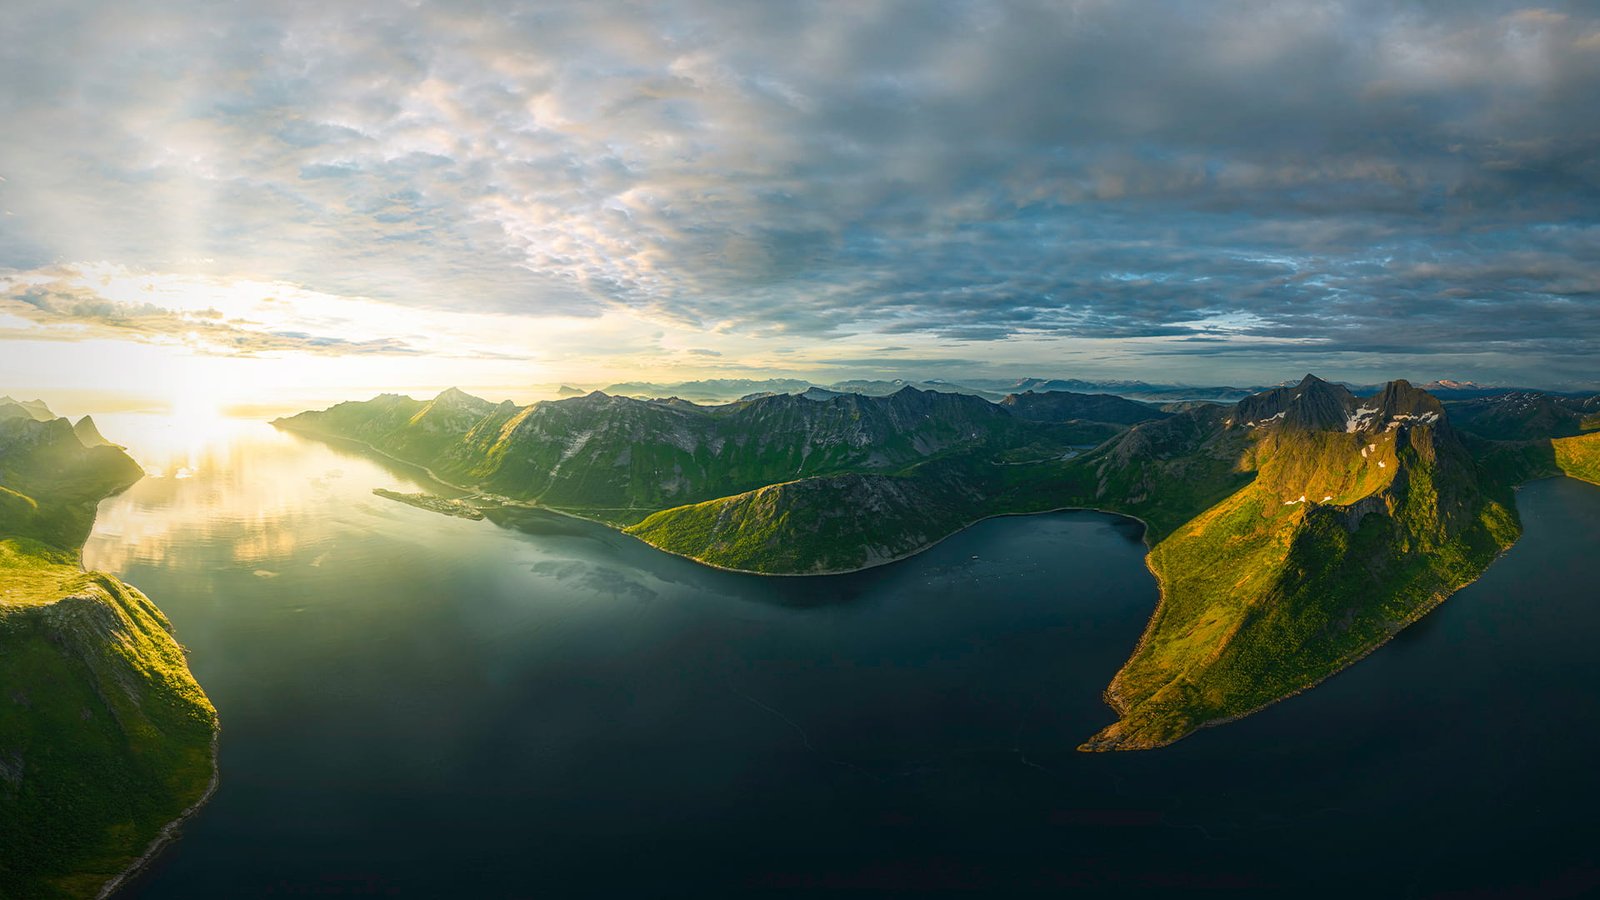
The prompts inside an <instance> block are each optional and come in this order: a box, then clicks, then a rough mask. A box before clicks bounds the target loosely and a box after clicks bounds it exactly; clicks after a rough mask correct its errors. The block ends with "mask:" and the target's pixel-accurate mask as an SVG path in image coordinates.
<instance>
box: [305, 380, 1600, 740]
mask: <svg viewBox="0 0 1600 900" xmlns="http://www.w3.org/2000/svg"><path fill="white" fill-rule="evenodd" d="M1540 397H1541V399H1540V401H1539V403H1532V402H1529V401H1526V398H1523V399H1513V400H1507V399H1505V398H1504V397H1495V398H1481V399H1476V400H1472V401H1469V402H1465V403H1463V404H1460V405H1459V406H1458V407H1457V408H1456V412H1457V413H1458V416H1457V417H1458V418H1459V419H1460V424H1459V425H1457V424H1455V423H1453V421H1452V410H1451V409H1447V407H1446V405H1445V404H1444V403H1443V402H1442V401H1440V400H1439V399H1438V398H1436V397H1435V396H1433V395H1431V394H1429V393H1428V392H1426V391H1424V390H1421V389H1418V388H1416V387H1413V386H1412V385H1411V384H1409V383H1407V382H1405V381H1401V380H1397V381H1392V382H1389V383H1387V384H1385V385H1383V386H1381V387H1379V388H1377V389H1376V390H1374V391H1372V392H1371V393H1368V394H1364V395H1362V396H1357V395H1356V394H1355V393H1353V392H1352V391H1351V390H1349V389H1348V388H1347V387H1346V386H1343V385H1339V384H1333V383H1330V382H1327V381H1324V380H1322V379H1319V378H1317V377H1315V376H1314V375H1307V376H1305V377H1304V378H1302V379H1300V380H1299V381H1298V382H1292V383H1285V384H1284V385H1282V386H1280V387H1277V388H1272V389H1269V390H1265V391H1260V392H1257V393H1254V394H1250V395H1248V396H1245V397H1244V398H1243V399H1240V400H1238V401H1237V402H1234V403H1193V402H1189V403H1175V404H1170V405H1165V406H1155V405H1150V404H1144V403H1137V402H1134V401H1129V400H1122V399H1118V398H1108V397H1106V396H1104V395H1087V394H1074V393H1072V392H1067V391H1048V392H1042V393H1034V392H1029V393H1023V394H1013V395H1010V396H1007V397H1005V398H1004V399H1003V400H1001V401H999V402H991V401H989V400H987V399H984V398H982V397H976V396H970V395H963V394H953V393H942V392H938V391H923V390H919V389H917V388H914V387H909V386H908V387H905V388H903V389H901V390H899V391H897V392H895V393H893V394H890V395H888V396H866V395H861V394H851V393H840V392H832V391H826V392H814V391H806V392H805V393H802V394H781V393H779V394H765V395H760V396H755V397H751V398H747V399H745V400H741V401H738V402H734V403H728V404H722V405H717V406H701V405H698V404H694V403H690V402H688V401H685V400H682V399H679V398H675V397H674V398H665V399H656V400H640V399H633V398H627V397H615V396H610V395H607V394H604V393H601V392H598V391H597V392H592V393H590V394H587V395H584V396H581V397H571V398H568V399H563V400H556V401H546V402H541V403H534V404H531V405H528V406H518V405H516V404H513V403H510V402H505V403H500V404H494V403H490V402H488V401H485V400H481V399H479V398H476V397H472V396H470V395H468V394H465V393H463V392H461V391H458V390H454V389H452V390H448V391H445V392H443V393H441V394H440V395H439V396H437V397H435V398H433V399H432V400H430V401H418V400H414V399H412V398H410V397H405V396H400V395H394V394H386V395H382V396H379V397H377V398H374V399H373V400H370V401H364V402H350V403H342V404H338V405H336V406H334V407H332V408H330V409H327V410H324V411H320V412H307V413H301V414H299V415H296V416H293V417H289V418H286V419H280V420H278V421H277V422H276V423H275V424H277V425H278V426H279V427H280V428H284V429H287V430H292V431H296V432H299V433H303V434H307V435H312V436H323V437H328V438H338V439H345V440H354V441H359V442H362V443H365V444H366V445H368V446H370V447H372V448H374V449H376V450H378V451H380V452H382V453H384V454H387V455H390V456H393V457H396V458H398V459H401V460H405V461H407V462H412V463H416V464H418V465H422V466H426V467H427V468H428V469H429V471H431V472H433V473H435V474H436V475H437V476H438V477H440V478H441V479H445V480H448V481H449V482H450V483H452V484H453V485H455V486H457V487H461V488H462V489H464V490H477V491H492V492H494V493H495V494H496V495H498V496H503V497H508V498H512V499H515V500H518V501H523V502H529V503H535V504H538V505H540V506H543V507H546V508H550V509H553V510H557V511H560V512H564V513H568V514H571V515H577V516H582V517H585V518H589V519H593V520H595V521H598V522H602V523H605V524H607V525H609V526H611V527H614V528H617V529H619V530H621V531H623V532H624V533H627V534H630V535H632V536H634V537H636V538H638V539H640V540H642V541H644V542H645V543H647V544H650V545H651V546H653V547H656V548H658V549H660V550H663V551H666V552H669V553H674V554H677V555H680V556H684V557H687V558H690V559H693V560H696V561H699V562H701V563H704V564H706V565H710V566H716V567H719V568H725V569H733V570H737V571H743V572H753V573H758V574H763V575H819V574H827V573H837V572H847V571H853V570H856V569H861V568H865V567H869V566H875V565H882V564H885V563H888V562H892V561H894V560H897V559H901V558H904V557H906V556H909V555H911V554H914V553H917V552H919V551H921V550H923V549H925V548H927V547H928V546H930V545H932V544H933V543H936V542H937V541H939V540H942V539H943V538H944V537H946V536H948V535H950V534H952V533H954V532H955V531H957V530H959V529H961V528H964V527H966V526H967V525H970V524H971V523H973V522H976V521H978V520H980V519H983V518H987V517H990V516H997V515H1015V514H1023V513H1036V512H1044V511H1049V510H1058V509H1075V508H1082V509H1096V510H1103V511H1107V512H1112V513H1118V514H1122V515H1126V516H1130V517H1133V518H1136V519H1138V520H1139V521H1141V522H1142V523H1144V526H1145V541H1146V543H1147V544H1148V546H1149V548H1150V550H1149V556H1148V560H1147V561H1148V564H1149V567H1150V570H1151V572H1152V573H1153V574H1154V576H1155V578H1156V581H1157V584H1158V586H1159V588H1160V601H1159V603H1158V605H1157V608H1156V610H1155V611H1154V613H1153V614H1152V616H1151V619H1150V621H1149V624H1148V626H1147V627H1146V629H1145V632H1144V634H1143V635H1142V637H1141V638H1140V639H1139V641H1138V642H1137V644H1136V645H1135V646H1134V648H1133V650H1132V653H1131V655H1130V657H1129V659H1128V661H1127V662H1126V663H1125V664H1124V665H1123V667H1122V669H1121V670H1120V671H1119V672H1117V673H1116V674H1115V676H1114V677H1113V678H1112V680H1111V683H1110V685H1109V686H1108V687H1107V689H1106V694H1105V696H1106V700H1107V702H1108V704H1109V705H1110V706H1111V708H1112V710H1113V711H1114V712H1115V713H1116V720H1115V721H1114V722H1112V723H1110V724H1109V725H1107V726H1106V727H1105V728H1104V729H1102V730H1101V731H1100V732H1099V733H1097V734H1095V735H1092V736H1089V737H1088V738H1087V739H1086V740H1085V741H1084V743H1083V746H1082V748H1081V749H1084V750H1136V749H1148V748H1154V747H1160V746H1164V745H1166V744H1170V743H1172V742H1173V741H1176V740H1179V739H1181V738H1182V737H1184V736H1185V735H1188V734H1191V733H1193V732H1194V731H1195V730H1196V729H1198V728H1201V727H1204V726H1207V725H1215V724H1220V723H1223V722H1227V721H1231V720H1233V719H1237V718H1239V717H1241V716H1245V715H1248V714H1250V713H1251V712H1254V711H1256V710H1258V709H1261V708H1262V707H1264V706H1267V705H1269V704H1271V703H1274V702H1277V701H1279V700H1282V699H1284V698H1286V697H1289V696H1292V695H1294V694H1296V693H1298V692H1300V691H1303V690H1306V689H1308V688H1310V687H1312V686H1314V685H1316V684H1317V683H1318V682H1320V681H1322V680H1323V679H1325V678H1327V677H1329V676H1331V675H1333V674H1335V673H1336V672H1338V671H1340V670H1341V669H1343V668H1345V667H1346V666H1349V665H1350V664H1352V663H1354V662H1355V661H1357V660H1359V659H1361V658H1362V657H1363V656H1365V655H1367V654H1368V653H1371V652H1372V651H1374V650H1375V649H1377V648H1378V647H1380V646H1382V645H1383V644H1384V643H1385V642H1387V641H1388V640H1389V639H1390V638H1392V637H1393V636H1394V635H1395V634H1396V633H1398V632H1399V631H1400V630H1401V629H1403V628H1405V627H1406V626H1407V625H1409V624H1411V623H1412V622H1415V621H1416V620H1417V619H1419V618H1421V617H1422V616H1424V615H1426V614H1427V613H1428V611H1430V610H1431V609H1433V608H1434V607H1436V606H1437V605H1438V604H1439V603H1440V602H1442V601H1443V600H1444V599H1445V598H1446V597H1448V596H1449V595H1450V594H1451V593H1453V592H1455V591H1456V590H1459V589H1460V588H1461V587H1463V586H1464V585H1466V584H1468V583H1470V582H1472V581H1473V580H1475V579H1476V578H1478V577H1479V576H1480V575H1482V573H1483V572H1484V571H1485V570H1486V569H1487V568H1488V566H1489V565H1490V564H1491V563H1492V562H1493V561H1494V560H1495V558H1497V557H1498V556H1499V555H1500V554H1501V553H1502V552H1504V551H1505V550H1506V549H1507V548H1508V547H1510V546H1511V545H1512V544H1513V543H1514V542H1515V541H1516V540H1517V538H1518V536H1519V535H1520V533H1521V525H1520V522H1519V520H1518V518H1517V513H1516V506H1515V502H1514V499H1513V491H1514V489H1515V487H1516V486H1517V485H1519V484H1521V483H1523V482H1525V481H1528V480H1530V479H1534V478H1543V477H1549V476H1555V475H1568V476H1571V477H1575V478H1581V479H1584V480H1587V481H1591V482H1596V483H1600V418H1597V416H1596V409H1595V407H1596V406H1597V404H1600V398H1588V399H1583V400H1576V399H1573V398H1563V397H1556V396H1545V395H1540ZM1087 435H1096V439H1098V440H1099V443H1098V444H1097V445H1096V446H1094V447H1093V448H1092V449H1087V450H1084V449H1083V447H1082V444H1083V442H1084V440H1085V437H1086V436H1087ZM1102 436H1103V439H1102Z"/></svg>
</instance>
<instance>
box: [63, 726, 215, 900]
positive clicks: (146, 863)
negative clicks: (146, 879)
mask: <svg viewBox="0 0 1600 900" xmlns="http://www.w3.org/2000/svg"><path fill="white" fill-rule="evenodd" d="M221 737H222V728H221V727H220V726H219V727H218V728H217V730H216V731H214V732H212V733H211V780H210V781H209V782H207V783H206V789H205V793H203V794H201V795H200V799H198V800H196V801H195V802H194V803H193V805H191V806H189V808H187V809H185V810H184V811H183V812H181V813H179V814H178V817H177V818H176V819H173V820H172V821H171V822H168V823H167V824H165V825H163V826H161V830H160V831H158V832H156V836H155V838H154V839H152V840H151V841H150V844H149V845H148V846H147V847H145V850H144V852H143V853H141V854H140V855H139V856H138V858H137V859H135V860H134V861H133V862H131V863H129V864H128V867H127V868H125V869H123V870H122V871H121V872H119V873H117V874H116V875H115V876H114V877H113V878H112V879H111V880H110V881H107V882H106V883H105V884H103V885H101V886H100V890H99V892H98V893H96V894H95V895H94V896H95V900H108V898H110V897H111V896H113V895H115V894H116V893H117V891H120V890H122V889H123V888H125V887H127V886H128V885H129V883H130V882H131V881H132V880H133V879H134V878H136V877H137V876H138V875H140V874H141V873H143V872H144V871H145V870H146V869H148V868H150V864H151V863H153V862H155V861H156V859H157V858H158V857H160V856H161V853H162V851H164V850H166V849H167V847H169V846H171V845H172V844H174V843H176V842H177V840H178V838H180V837H182V835H181V834H180V831H181V830H182V828H183V826H184V824H185V823H187V822H188V821H189V820H190V819H192V818H194V817H195V815H196V814H197V813H199V812H200V810H201V809H202V808H203V807H204V806H205V805H206V804H207V803H209V802H210V801H211V797H212V796H213V795H214V794H216V792H217V786H218V785H219V784H220V783H221V782H222V764H221V760H220V759H219V757H218V755H217V745H218V743H219V741H220V739H221Z"/></svg>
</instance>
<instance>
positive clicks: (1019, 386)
mask: <svg viewBox="0 0 1600 900" xmlns="http://www.w3.org/2000/svg"><path fill="white" fill-rule="evenodd" d="M1283 386H1284V385H1255V386H1248V387H1233V386H1229V385H1186V384H1162V383H1151V382H1146V381H1130V380H1108V381H1087V380H1083V379H1077V378H1065V379H1063V378H1016V379H982V378H979V379H967V380H965V381H961V382H955V381H946V380H943V379H930V380H927V381H907V380H904V379H898V378H895V379H855V380H851V381H839V382H833V383H831V384H820V383H816V382H811V381H805V380H803V379H795V378H770V379H746V378H718V379H710V380H704V381H678V382H651V381H628V382H620V383H618V384H612V385H608V386H606V387H605V388H602V391H603V392H604V393H606V394H610V395H612V396H620V397H636V398H639V399H646V400H648V399H655V398H665V397H678V398H680V399H684V400H690V401H693V402H696V403H727V402H731V401H733V400H751V399H755V398H756V397H762V396H766V395H768V394H800V393H804V392H806V391H808V390H822V391H832V392H834V393H842V394H865V395H868V396H885V395H888V394H892V393H894V392H895V391H898V390H900V389H901V388H905V387H913V388H916V389H918V390H922V391H940V392H943V393H947V394H970V395H972V396H975V397H983V398H984V399H986V400H993V401H996V402H999V401H1000V400H1002V399H1003V398H1005V397H1006V396H1007V395H1009V394H1021V393H1026V392H1028V391H1033V392H1034V393H1040V394H1043V393H1049V392H1063V391H1064V392H1068V393H1078V394H1111V395H1113V396H1117V397H1123V398H1125V399H1130V400H1139V401H1143V402H1147V403H1175V402H1182V401H1192V400H1202V401H1208V402H1212V403H1237V402H1238V401H1240V400H1243V399H1244V398H1245V397H1248V396H1250V395H1251V394H1256V393H1260V392H1261V391H1264V390H1269V389H1270V388H1272V387H1283ZM1343 386H1344V387H1346V388H1347V389H1349V390H1350V392H1351V393H1353V394H1358V395H1361V394H1370V393H1373V392H1375V391H1377V390H1380V389H1381V388H1382V387H1383V385H1381V384H1354V383H1348V382H1345V383H1343ZM1421 387H1422V389H1423V390H1425V391H1428V392H1429V393H1431V394H1433V395H1434V396H1435V397H1438V398H1439V399H1440V400H1469V399H1478V398H1483V397H1494V396H1500V395H1503V394H1509V393H1540V394H1549V395H1551V396H1562V397H1583V396H1587V395H1588V394H1587V393H1586V392H1570V393H1563V392H1559V391H1537V390H1534V389H1531V388H1518V387H1497V386H1492V385H1481V384H1477V383H1475V382H1471V381H1450V380H1443V381H1434V382H1429V383H1428V384H1424V385H1421ZM584 393H586V392H585V391H581V390H579V389H577V388H575V387H572V386H570V385H562V386H561V389H560V391H559V393H558V396H560V397H574V396H580V395H582V394H584Z"/></svg>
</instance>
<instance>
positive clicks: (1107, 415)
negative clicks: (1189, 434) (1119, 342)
mask: <svg viewBox="0 0 1600 900" xmlns="http://www.w3.org/2000/svg"><path fill="white" fill-rule="evenodd" d="M1000 405H1001V406H1004V407H1005V408H1006V409H1007V410H1008V411H1009V412H1010V413H1011V414H1012V415H1014V416H1016V417H1018V418H1021V419H1027V420H1028V421H1030V422H1071V421H1074V420H1079V419H1082V420H1086V421H1090V422H1110V423H1113V424H1116V425H1136V424H1138V423H1140V422H1149V421H1152V420H1154V419H1164V418H1166V417H1167V414H1166V413H1164V412H1162V411H1161V410H1159V409H1156V408H1155V407H1153V406H1149V405H1147V404H1144V403H1138V402H1136V401H1133V400H1125V399H1123V398H1122V397H1118V396H1115V395H1113V394H1075V393H1073V392H1071V391H1046V392H1043V393H1040V392H1035V391H1031V390H1030V391H1024V392H1023V393H1021V394H1007V395H1006V396H1005V398H1004V399H1002V400H1001V401H1000Z"/></svg>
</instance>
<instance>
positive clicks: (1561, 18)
mask: <svg viewBox="0 0 1600 900" xmlns="http://www.w3.org/2000/svg"><path fill="white" fill-rule="evenodd" d="M0 121H3V122H4V123H5V129H4V130H5V134H4V137H3V139H0V179H3V180H0V393H3V392H7V391H9V392H11V393H24V394H38V393H49V392H51V391H56V392H73V391H77V392H84V391H101V392H105V393H106V394H107V395H110V394H113V393H117V392H121V393H122V394H125V395H126V396H127V397H128V398H130V399H129V402H130V403H134V404H136V403H138V402H142V401H141V400H140V399H139V398H148V397H162V398H167V400H168V401H169V402H180V401H181V402H184V403H198V404H234V405H237V404H248V403H251V402H254V401H260V402H268V400H267V398H268V397H269V396H271V397H280V396H287V395H295V396H297V397H298V396H301V395H305V396H310V395H313V394H315V395H318V396H324V395H327V396H334V395H346V396H355V395H362V394H363V393H372V392H375V391H377V390H401V391H412V392H422V393H425V392H427V391H429V390H435V389H438V388H442V387H444V386H448V385H451V384H458V385H461V386H463V387H468V388H475V389H477V390H478V391H479V392H482V393H485V394H487V395H489V396H493V397H496V398H498V397H501V396H510V397H517V398H522V399H532V398H533V397H534V396H536V395H538V394H539V393H540V392H541V391H545V390H549V389H551V388H553V386H554V385H557V384H560V383H563V382H568V383H573V384H577V385H582V386H586V387H593V386H600V385H603V384H606V383H609V382H611V381H620V380H629V379H633V380H637V379H649V380H657V381H676V380H686V379H692V378H719V377H720V378H730V377H752V378H760V377H768V376H797V377H803V378H811V379H813V380H817V381H821V382H828V381H833V380H839V379H843V378H848V377H896V376H900V377H909V378H929V377H945V378H950V379H953V380H961V379H962V378H979V377H983V378H998V377H1007V376H1018V377H1020V376H1025V375H1038V376H1054V377H1080V378H1090V379H1093V378H1141V379H1144V380H1149V381H1163V382H1187V383H1191V384H1242V385H1249V384H1272V383H1277V382H1280V381H1284V380H1297V379H1298V378H1299V376H1300V375H1301V374H1303V373H1305V372H1307V371H1314V372H1317V373H1318V374H1321V375H1323V376H1324V377H1329V378H1338V379H1345V380H1351V381H1359V382H1373V381H1381V380H1384V379H1387V378H1390V377H1408V378H1412V379H1414V380H1419V381H1426V380H1431V379H1435V378H1453V379H1462V380H1467V379H1470V380H1477V381H1480V382H1484V383H1494V384H1516V385H1532V386H1543V387H1558V388H1582V387H1600V365H1597V364H1596V363H1595V360H1596V359H1597V358H1600V5H1596V4H1580V3H1572V4H1558V5H1551V6H1545V7H1532V6H1519V5H1516V4H1509V3H1488V2H1475V0H1452V2H1426V0H1416V2H1404V3H1402V2H1389V3H1376V2H1338V0H1333V2H1270V3H1269V2H1229V0H1192V2H1184V0H1170V2H1144V3H1131V2H1112V0H1106V2H1099V0H1083V2H1072V0H1062V2H1051V3H1031V2H977V0H974V2H939V0H907V2H872V0H843V2H792V3H791V2H785V3H734V2H692V0H664V2H651V3H642V2H641V3H615V2H571V3H540V2H506V3H495V2H481V3H433V2H370V3H362V2H336V3H329V2H318V3H310V2H305V3H301V2H294V3H287V2H260V0H251V2H245V3H230V2H218V0H204V2H193V3H189V2H138V0H117V2H109V0H106V2H70V0H69V2H62V0H50V2H39V3H33V2H30V0H11V2H8V3H7V4H6V14H5V15H4V16H3V17H0Z"/></svg>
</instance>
